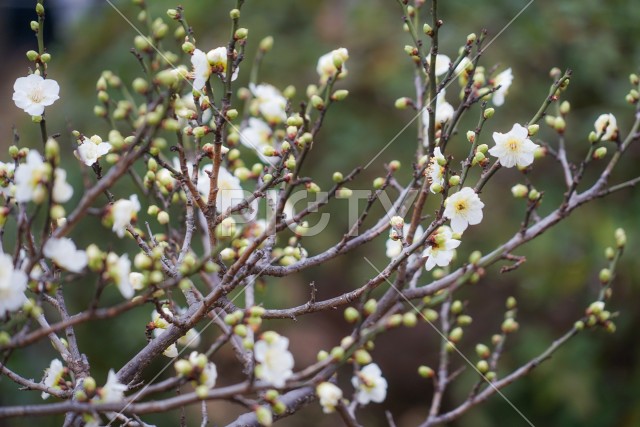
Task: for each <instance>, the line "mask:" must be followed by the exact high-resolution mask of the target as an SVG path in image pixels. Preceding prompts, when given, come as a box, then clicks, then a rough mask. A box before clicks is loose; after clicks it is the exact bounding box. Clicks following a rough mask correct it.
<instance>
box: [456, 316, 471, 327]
mask: <svg viewBox="0 0 640 427" xmlns="http://www.w3.org/2000/svg"><path fill="white" fill-rule="evenodd" d="M456 321H457V323H458V325H460V326H469V325H470V324H471V323H472V322H473V318H472V317H471V316H468V315H466V314H463V315H460V316H458V318H457V319H456Z"/></svg>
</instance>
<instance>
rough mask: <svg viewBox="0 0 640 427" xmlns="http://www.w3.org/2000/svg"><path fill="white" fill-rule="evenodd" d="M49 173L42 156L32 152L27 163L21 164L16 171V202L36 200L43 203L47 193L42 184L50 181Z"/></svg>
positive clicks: (28, 155)
mask: <svg viewBox="0 0 640 427" xmlns="http://www.w3.org/2000/svg"><path fill="white" fill-rule="evenodd" d="M48 171H49V168H48V167H47V164H46V163H45V162H44V161H43V160H42V157H41V156H40V154H39V153H38V152H37V151H35V150H30V151H29V154H27V161H26V162H25V163H22V164H20V165H19V166H18V169H17V170H16V171H15V183H16V194H15V197H16V201H18V202H29V201H31V200H35V201H36V203H41V202H42V201H43V200H44V197H45V191H46V190H45V188H44V187H43V185H42V183H43V182H45V181H47V180H48Z"/></svg>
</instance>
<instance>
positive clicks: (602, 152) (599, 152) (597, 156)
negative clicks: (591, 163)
mask: <svg viewBox="0 0 640 427" xmlns="http://www.w3.org/2000/svg"><path fill="white" fill-rule="evenodd" d="M606 155H607V147H598V148H596V150H595V151H594V152H593V159H594V160H601V159H604V158H605V157H606Z"/></svg>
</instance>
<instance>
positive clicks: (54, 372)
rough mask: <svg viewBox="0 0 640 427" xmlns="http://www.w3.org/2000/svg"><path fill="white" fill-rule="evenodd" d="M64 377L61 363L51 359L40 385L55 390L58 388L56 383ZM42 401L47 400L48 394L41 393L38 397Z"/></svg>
mask: <svg viewBox="0 0 640 427" xmlns="http://www.w3.org/2000/svg"><path fill="white" fill-rule="evenodd" d="M63 375H64V366H62V362H61V361H59V360H58V359H53V360H52V361H51V364H49V367H48V368H47V369H46V370H45V372H44V378H42V384H44V385H45V386H46V387H49V388H53V389H56V388H58V383H59V382H60V380H61V379H62V376H63ZM40 397H42V399H43V400H46V399H48V398H49V393H46V392H44V391H43V392H42V394H41V395H40Z"/></svg>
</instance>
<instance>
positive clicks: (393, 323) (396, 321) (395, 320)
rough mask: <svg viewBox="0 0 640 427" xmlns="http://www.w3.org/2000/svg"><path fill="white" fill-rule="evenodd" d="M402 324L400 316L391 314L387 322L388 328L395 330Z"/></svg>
mask: <svg viewBox="0 0 640 427" xmlns="http://www.w3.org/2000/svg"><path fill="white" fill-rule="evenodd" d="M401 324H402V314H393V315H391V317H389V319H388V320H387V327H388V328H397V327H398V326H400V325H401Z"/></svg>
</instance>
